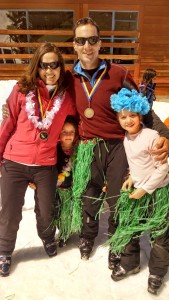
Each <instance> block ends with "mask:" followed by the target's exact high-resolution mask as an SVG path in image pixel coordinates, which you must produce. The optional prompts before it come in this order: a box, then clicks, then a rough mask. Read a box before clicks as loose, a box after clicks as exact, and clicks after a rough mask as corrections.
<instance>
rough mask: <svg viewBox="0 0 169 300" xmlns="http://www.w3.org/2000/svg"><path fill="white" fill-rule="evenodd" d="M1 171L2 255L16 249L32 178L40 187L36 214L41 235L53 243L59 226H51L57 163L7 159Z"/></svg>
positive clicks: (36, 199) (0, 232)
mask: <svg viewBox="0 0 169 300" xmlns="http://www.w3.org/2000/svg"><path fill="white" fill-rule="evenodd" d="M1 172H2V178H1V201H2V210H1V211H0V255H2V254H12V252H13V250H14V248H15V242H16V236H17V231H18V229H19V223H20V221H21V219H22V206H23V205H24V197H25V192H26V189H27V187H28V183H29V182H30V181H32V182H34V183H35V184H36V186H37V189H36V197H35V202H36V204H35V213H36V220H37V231H38V235H39V237H40V238H41V239H43V240H45V241H46V242H48V241H49V242H50V241H51V240H52V239H53V238H54V236H55V228H52V227H51V222H52V219H53V205H54V199H55V190H56V180H57V169H56V166H35V167H34V166H26V165H22V164H18V163H15V162H12V161H9V160H5V161H4V163H3V165H2V170H1ZM28 226H29V224H28ZM28 230H29V228H28Z"/></svg>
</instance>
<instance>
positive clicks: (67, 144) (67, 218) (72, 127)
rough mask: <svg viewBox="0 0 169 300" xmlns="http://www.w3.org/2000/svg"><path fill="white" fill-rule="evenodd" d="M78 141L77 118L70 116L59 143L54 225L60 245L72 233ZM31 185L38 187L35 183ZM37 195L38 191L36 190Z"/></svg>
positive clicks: (63, 243) (61, 245) (62, 244)
mask: <svg viewBox="0 0 169 300" xmlns="http://www.w3.org/2000/svg"><path fill="white" fill-rule="evenodd" d="M77 141H78V124H77V120H76V118H74V117H72V116H68V117H67V118H66V120H65V123H64V125H63V128H62V130H61V133H60V138H59V143H58V144H57V158H58V160H57V170H58V178H57V183H56V197H55V214H54V219H53V225H56V226H57V227H58V229H59V234H58V239H59V246H60V247H63V246H64V245H65V244H66V240H67V239H68V238H69V237H70V234H71V233H72V230H71V219H72V210H73V199H72V168H73V164H74V160H75V152H76V145H77ZM29 186H30V187H31V188H33V189H36V186H35V184H34V183H30V184H29ZM35 197H36V192H35Z"/></svg>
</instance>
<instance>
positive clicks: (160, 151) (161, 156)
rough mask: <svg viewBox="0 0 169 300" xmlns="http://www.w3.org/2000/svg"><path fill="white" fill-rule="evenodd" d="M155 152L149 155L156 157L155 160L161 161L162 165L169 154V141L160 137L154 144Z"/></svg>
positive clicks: (152, 151)
mask: <svg viewBox="0 0 169 300" xmlns="http://www.w3.org/2000/svg"><path fill="white" fill-rule="evenodd" d="M155 147H156V150H151V151H150V153H151V154H155V155H157V157H155V160H158V161H161V163H162V164H164V163H166V162H167V159H168V152H169V140H168V139H167V138H165V137H163V136H161V137H160V138H159V140H158V142H157V143H156V144H155Z"/></svg>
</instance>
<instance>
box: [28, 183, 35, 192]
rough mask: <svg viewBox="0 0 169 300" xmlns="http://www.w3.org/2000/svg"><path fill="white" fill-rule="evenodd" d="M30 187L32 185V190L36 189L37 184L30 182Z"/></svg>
mask: <svg viewBox="0 0 169 300" xmlns="http://www.w3.org/2000/svg"><path fill="white" fill-rule="evenodd" d="M29 187H30V188H31V189H32V190H36V184H34V183H33V182H29Z"/></svg>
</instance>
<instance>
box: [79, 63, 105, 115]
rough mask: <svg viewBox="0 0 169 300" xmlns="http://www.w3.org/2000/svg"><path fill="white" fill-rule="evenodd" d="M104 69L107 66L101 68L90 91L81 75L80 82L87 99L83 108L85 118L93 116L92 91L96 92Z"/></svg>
mask: <svg viewBox="0 0 169 300" xmlns="http://www.w3.org/2000/svg"><path fill="white" fill-rule="evenodd" d="M106 70H107V68H105V69H104V70H103V72H102V73H101V75H100V76H99V78H98V79H97V81H96V83H95V85H94V86H93V88H92V90H91V92H89V90H88V88H87V85H86V82H85V80H84V78H83V76H81V84H82V87H83V89H84V92H85V94H86V97H87V99H88V107H87V108H86V109H85V110H84V115H85V117H86V118H87V119H91V118H93V116H94V109H93V108H91V100H92V97H93V95H94V93H95V92H96V90H97V88H98V87H99V85H100V83H101V81H102V79H103V77H104V75H105V73H106Z"/></svg>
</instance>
